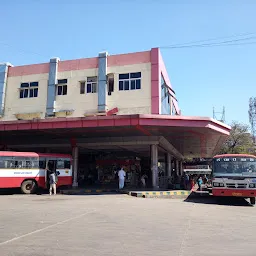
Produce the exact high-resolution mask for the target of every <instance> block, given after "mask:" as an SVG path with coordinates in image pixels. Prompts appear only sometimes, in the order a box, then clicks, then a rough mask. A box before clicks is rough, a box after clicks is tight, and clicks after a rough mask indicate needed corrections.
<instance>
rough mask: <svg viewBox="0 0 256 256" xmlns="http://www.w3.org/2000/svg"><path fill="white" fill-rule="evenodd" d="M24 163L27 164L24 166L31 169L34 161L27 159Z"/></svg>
mask: <svg viewBox="0 0 256 256" xmlns="http://www.w3.org/2000/svg"><path fill="white" fill-rule="evenodd" d="M24 164H25V166H23V168H24V167H25V168H28V169H30V168H31V167H32V162H31V161H25V162H24Z"/></svg>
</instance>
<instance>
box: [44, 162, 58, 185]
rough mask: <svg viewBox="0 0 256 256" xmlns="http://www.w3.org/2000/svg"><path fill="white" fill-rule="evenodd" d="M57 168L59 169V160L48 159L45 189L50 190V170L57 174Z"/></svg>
mask: <svg viewBox="0 0 256 256" xmlns="http://www.w3.org/2000/svg"><path fill="white" fill-rule="evenodd" d="M56 168H57V160H56V159H46V170H47V171H46V172H45V187H46V188H47V189H49V188H50V177H49V176H50V172H49V170H51V171H54V172H56Z"/></svg>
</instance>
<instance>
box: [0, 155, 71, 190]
mask: <svg viewBox="0 0 256 256" xmlns="http://www.w3.org/2000/svg"><path fill="white" fill-rule="evenodd" d="M49 161H51V162H52V163H53V164H54V167H55V169H56V173H57V174H58V183H57V187H60V186H71V185H72V157H71V156H70V155H64V154H50V153H49V154H44V153H34V152H8V151H0V188H19V187H20V188H21V191H22V192H23V193H25V194H32V193H35V192H36V190H37V189H38V188H43V189H45V188H48V172H47V171H46V170H45V169H46V167H47V165H48V162H49Z"/></svg>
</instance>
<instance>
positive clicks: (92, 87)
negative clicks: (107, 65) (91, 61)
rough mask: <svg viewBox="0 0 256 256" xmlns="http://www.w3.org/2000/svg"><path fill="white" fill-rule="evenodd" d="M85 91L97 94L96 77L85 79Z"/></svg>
mask: <svg viewBox="0 0 256 256" xmlns="http://www.w3.org/2000/svg"><path fill="white" fill-rule="evenodd" d="M86 89H87V90H86V91H87V93H96V92H97V76H94V77H87V83H86Z"/></svg>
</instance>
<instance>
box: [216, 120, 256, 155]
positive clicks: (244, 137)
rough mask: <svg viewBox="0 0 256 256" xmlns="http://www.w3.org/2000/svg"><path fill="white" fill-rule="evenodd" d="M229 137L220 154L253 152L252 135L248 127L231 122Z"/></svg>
mask: <svg viewBox="0 0 256 256" xmlns="http://www.w3.org/2000/svg"><path fill="white" fill-rule="evenodd" d="M231 128H232V129H231V131H230V136H229V137H228V139H227V140H226V141H225V142H224V144H223V145H222V148H221V150H220V153H221V154H248V153H254V152H255V145H254V143H253V139H252V135H251V134H250V132H249V126H248V125H245V124H242V123H239V122H236V121H233V122H232V124H231Z"/></svg>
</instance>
